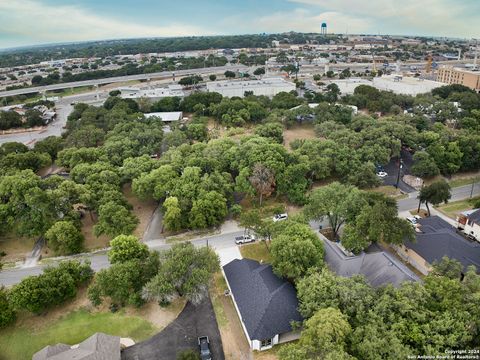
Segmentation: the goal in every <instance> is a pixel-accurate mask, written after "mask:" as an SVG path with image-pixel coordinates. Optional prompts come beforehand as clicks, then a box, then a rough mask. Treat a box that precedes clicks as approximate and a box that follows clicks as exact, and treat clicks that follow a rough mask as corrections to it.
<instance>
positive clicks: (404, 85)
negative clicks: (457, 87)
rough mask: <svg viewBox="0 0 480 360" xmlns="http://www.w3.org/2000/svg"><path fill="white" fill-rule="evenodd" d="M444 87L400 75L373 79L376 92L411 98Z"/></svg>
mask: <svg viewBox="0 0 480 360" xmlns="http://www.w3.org/2000/svg"><path fill="white" fill-rule="evenodd" d="M444 85H445V84H444V83H441V82H438V81H432V80H424V79H420V78H414V77H405V76H401V75H385V76H382V77H376V78H374V79H373V86H374V87H376V88H377V89H378V90H385V91H392V92H394V93H395V94H403V95H412V96H416V95H418V94H425V93H429V92H431V91H432V90H433V89H436V88H438V87H440V86H444Z"/></svg>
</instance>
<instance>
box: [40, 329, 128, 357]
mask: <svg viewBox="0 0 480 360" xmlns="http://www.w3.org/2000/svg"><path fill="white" fill-rule="evenodd" d="M32 360H120V338H119V337H118V336H111V335H107V334H104V333H95V334H93V335H92V336H90V337H89V338H88V339H86V340H84V341H82V342H81V343H80V344H78V345H73V346H70V345H66V344H57V345H53V346H50V345H49V346H46V347H44V348H43V349H42V350H40V351H39V352H37V353H35V354H34V355H33V358H32Z"/></svg>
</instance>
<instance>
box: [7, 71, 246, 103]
mask: <svg viewBox="0 0 480 360" xmlns="http://www.w3.org/2000/svg"><path fill="white" fill-rule="evenodd" d="M252 69H254V68H249V67H248V66H246V65H242V64H235V65H226V66H217V67H210V68H201V69H187V70H177V71H173V72H172V71H162V72H157V73H151V74H138V75H127V76H116V77H110V78H105V79H96V80H85V81H76V82H71V83H62V84H54V85H47V86H36V87H31V88H25V89H16V90H9V91H0V97H4V96H15V95H22V94H31V93H35V92H45V91H52V90H62V89H70V88H75V87H80V86H98V85H103V84H111V83H116V82H125V81H133V80H148V79H154V78H171V77H173V75H174V74H175V76H184V75H189V74H199V75H209V74H218V73H223V72H225V71H226V70H231V71H246V70H252Z"/></svg>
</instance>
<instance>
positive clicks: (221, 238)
mask: <svg viewBox="0 0 480 360" xmlns="http://www.w3.org/2000/svg"><path fill="white" fill-rule="evenodd" d="M242 234H243V231H235V232H231V233H225V234H221V235H215V236H211V237H206V238H201V239H194V240H192V242H193V244H194V245H195V246H207V244H208V246H212V247H214V248H215V249H218V250H220V249H226V248H230V247H234V246H236V245H235V243H234V237H235V236H239V235H242ZM146 244H147V245H148V246H149V247H150V249H152V250H157V251H161V250H167V249H169V248H170V247H171V244H165V239H156V240H151V241H148V242H146ZM71 258H72V259H74V258H78V259H88V260H90V262H91V266H92V269H93V270H94V271H99V270H101V269H105V268H107V267H109V266H110V263H109V261H108V258H107V255H106V254H88V255H79V256H72V257H71ZM45 266H46V265H37V266H34V267H29V268H16V269H11V270H3V271H0V285H5V286H11V285H15V284H17V283H19V282H20V281H21V280H22V279H23V278H25V277H27V276H30V275H39V274H40V273H41V272H42V271H43V268H44V267H45Z"/></svg>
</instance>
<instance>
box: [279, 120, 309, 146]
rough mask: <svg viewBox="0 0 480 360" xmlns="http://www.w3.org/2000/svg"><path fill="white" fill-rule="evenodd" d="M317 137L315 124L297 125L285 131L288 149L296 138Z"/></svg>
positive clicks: (284, 138) (284, 137) (284, 135)
mask: <svg viewBox="0 0 480 360" xmlns="http://www.w3.org/2000/svg"><path fill="white" fill-rule="evenodd" d="M316 138H317V135H316V134H315V130H314V128H313V125H296V126H293V127H291V128H290V129H287V130H285V131H284V132H283V140H284V143H285V146H286V148H287V149H290V144H291V142H292V141H294V140H297V139H316Z"/></svg>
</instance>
